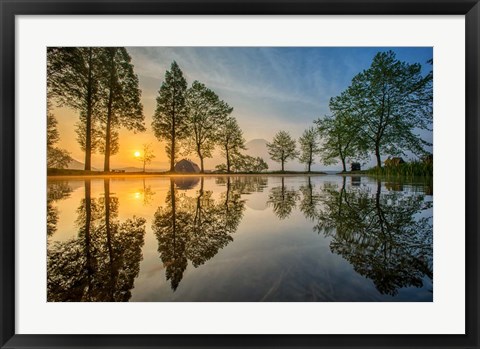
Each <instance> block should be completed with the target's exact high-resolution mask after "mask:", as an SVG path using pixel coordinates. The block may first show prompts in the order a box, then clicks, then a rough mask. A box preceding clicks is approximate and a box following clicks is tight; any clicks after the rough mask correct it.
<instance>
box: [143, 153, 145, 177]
mask: <svg viewBox="0 0 480 349" xmlns="http://www.w3.org/2000/svg"><path fill="white" fill-rule="evenodd" d="M143 157H144V159H143V173H145V153H143Z"/></svg>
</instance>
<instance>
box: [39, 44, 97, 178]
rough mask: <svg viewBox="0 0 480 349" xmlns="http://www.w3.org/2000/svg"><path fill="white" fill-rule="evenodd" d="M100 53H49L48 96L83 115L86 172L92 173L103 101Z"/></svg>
mask: <svg viewBox="0 0 480 349" xmlns="http://www.w3.org/2000/svg"><path fill="white" fill-rule="evenodd" d="M100 52H101V49H100V48H94V47H49V48H48V49H47V89H48V96H49V97H50V98H55V99H56V100H57V101H58V103H59V105H63V106H67V107H70V108H72V109H74V110H76V111H78V112H79V116H80V120H81V124H82V130H83V131H82V132H83V133H82V136H83V137H84V138H83V139H82V143H83V148H84V150H85V170H91V167H92V164H91V155H92V142H93V139H92V132H93V131H92V130H93V126H94V122H95V120H94V115H95V110H96V108H97V107H98V102H99V100H100V88H99V82H100V75H101V64H100ZM82 143H81V145H82Z"/></svg>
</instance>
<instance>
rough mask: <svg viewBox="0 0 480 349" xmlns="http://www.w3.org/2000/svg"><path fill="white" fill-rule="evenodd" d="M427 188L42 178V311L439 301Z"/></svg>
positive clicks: (297, 179)
mask: <svg viewBox="0 0 480 349" xmlns="http://www.w3.org/2000/svg"><path fill="white" fill-rule="evenodd" d="M432 214H433V190H432V186H431V183H423V181H419V182H415V183H412V182H396V181H393V182H392V181H384V180H382V181H380V180H377V179H375V178H371V177H364V176H339V175H320V176H311V177H307V176H286V177H281V176H219V177H214V176H205V177H190V176H188V177H171V178H170V177H145V178H141V177H137V178H133V177H123V178H110V179H103V178H95V179H87V180H82V179H80V180H78V179H68V180H49V181H48V192H47V260H48V264H47V298H48V301H60V302H62V301H76V302H78V301H87V302H88V301H100V302H110V301H131V302H151V301H153V302H157V301H162V302H163V301H194V302H197V301H202V302H203V301H205V302H215V301H222V302H223V301H226V302H237V301H248V302H257V301H273V302H277V301H282V302H284V301H285V302H310V301H313V302H315V301H316V302H357V301H362V302H371V301H374V302H376V301H387V302H388V301H407V302H431V301H432V300H433V228H432Z"/></svg>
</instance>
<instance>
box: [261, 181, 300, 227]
mask: <svg viewBox="0 0 480 349" xmlns="http://www.w3.org/2000/svg"><path fill="white" fill-rule="evenodd" d="M298 199H299V195H298V191H297V190H294V189H293V188H287V187H286V186H285V178H284V177H282V185H280V186H276V187H273V188H272V189H271V190H270V195H269V196H268V201H267V206H272V207H273V212H275V215H276V216H277V217H278V218H279V219H285V218H287V217H288V216H290V214H291V213H292V210H293V209H294V208H295V206H296V201H297V200H298Z"/></svg>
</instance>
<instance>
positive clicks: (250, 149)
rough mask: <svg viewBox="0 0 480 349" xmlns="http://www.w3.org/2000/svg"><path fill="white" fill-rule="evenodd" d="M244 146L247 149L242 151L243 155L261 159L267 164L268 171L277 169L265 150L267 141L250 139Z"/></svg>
mask: <svg viewBox="0 0 480 349" xmlns="http://www.w3.org/2000/svg"><path fill="white" fill-rule="evenodd" d="M245 146H246V147H247V150H245V151H244V153H245V154H247V155H250V156H253V157H257V156H259V157H261V158H262V159H263V160H264V161H265V162H266V163H267V164H268V168H269V169H272V168H275V166H277V167H278V164H277V165H275V164H276V163H275V162H274V161H272V160H271V159H270V155H269V154H268V149H267V141H266V140H265V139H262V138H257V139H252V140H251V141H249V142H247V143H245Z"/></svg>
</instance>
